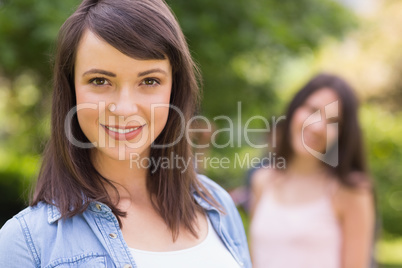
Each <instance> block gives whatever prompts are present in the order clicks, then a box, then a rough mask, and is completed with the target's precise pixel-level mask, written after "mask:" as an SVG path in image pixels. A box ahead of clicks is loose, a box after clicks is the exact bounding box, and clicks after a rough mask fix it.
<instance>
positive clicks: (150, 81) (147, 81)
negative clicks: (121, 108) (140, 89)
mask: <svg viewBox="0 0 402 268" xmlns="http://www.w3.org/2000/svg"><path fill="white" fill-rule="evenodd" d="M142 84H144V85H146V86H155V85H157V84H159V82H158V81H157V80H156V79H153V78H146V79H144V81H143V82H142Z"/></svg>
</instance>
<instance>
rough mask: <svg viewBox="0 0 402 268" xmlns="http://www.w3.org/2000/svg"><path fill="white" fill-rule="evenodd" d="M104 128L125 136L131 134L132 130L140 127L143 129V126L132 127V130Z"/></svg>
mask: <svg viewBox="0 0 402 268" xmlns="http://www.w3.org/2000/svg"><path fill="white" fill-rule="evenodd" d="M104 127H105V128H107V129H109V130H110V131H113V132H116V133H120V134H127V133H130V132H132V131H134V130H137V129H139V128H140V127H143V126H138V127H132V128H116V127H111V126H104Z"/></svg>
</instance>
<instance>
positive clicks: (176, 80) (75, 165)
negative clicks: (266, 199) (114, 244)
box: [31, 0, 219, 239]
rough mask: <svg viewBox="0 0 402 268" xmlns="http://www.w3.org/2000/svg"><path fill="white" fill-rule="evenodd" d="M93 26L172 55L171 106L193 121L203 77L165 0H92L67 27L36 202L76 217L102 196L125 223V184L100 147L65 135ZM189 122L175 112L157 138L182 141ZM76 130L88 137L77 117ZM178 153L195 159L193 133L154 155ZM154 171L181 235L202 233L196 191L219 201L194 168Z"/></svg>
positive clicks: (128, 44)
mask: <svg viewBox="0 0 402 268" xmlns="http://www.w3.org/2000/svg"><path fill="white" fill-rule="evenodd" d="M85 30H90V31H91V32H93V33H94V34H96V35H97V36H99V37H100V38H101V39H103V40H104V41H106V42H107V43H109V44H110V45H112V46H113V47H115V48H116V49H118V50H119V51H121V52H122V53H124V54H126V55H128V56H130V57H133V58H136V59H165V58H166V57H167V58H168V59H169V61H170V64H171V65H172V70H173V72H172V76H173V77H172V78H173V83H172V93H171V98H170V104H171V105H174V106H175V107H177V108H178V109H179V110H180V111H181V112H182V113H183V115H184V118H185V123H186V122H187V121H189V119H190V118H191V116H193V115H194V113H195V112H196V107H198V102H199V86H198V83H199V81H200V79H199V78H200V77H199V72H198V69H197V68H196V66H195V64H194V62H193V60H192V58H191V55H190V52H189V49H188V46H187V43H186V41H185V37H184V36H183V33H182V31H181V29H180V26H179V24H178V23H177V21H176V19H175V17H174V15H173V14H172V12H171V10H170V9H169V7H168V6H167V5H166V3H165V2H164V1H163V0H132V1H130V0H99V1H97V0H84V1H83V2H82V3H81V5H80V6H79V7H78V9H77V10H76V11H75V12H74V13H73V14H72V15H71V16H70V17H69V18H68V19H67V20H66V22H65V23H64V24H63V26H62V27H61V29H60V32H59V37H58V45H57V52H56V59H55V66H54V77H53V80H54V81H53V83H54V84H53V103H52V118H51V137H50V140H49V142H48V145H47V148H46V150H45V152H44V158H43V164H42V167H41V170H40V174H39V178H38V181H37V185H36V189H35V192H34V196H33V200H32V202H31V205H32V206H33V205H36V204H38V202H41V201H43V202H46V203H49V204H53V205H55V206H57V207H58V209H59V210H60V212H61V215H62V217H72V216H74V215H76V214H78V213H82V212H83V211H84V210H85V209H86V208H87V207H88V205H89V203H90V202H93V201H99V202H102V203H104V204H106V205H107V206H109V207H110V208H111V209H112V212H113V213H114V214H115V215H116V216H117V219H118V220H119V223H120V225H121V221H120V217H122V216H125V213H124V212H123V211H120V210H119V209H117V207H116V204H115V203H114V202H112V200H111V198H110V196H109V195H108V192H107V191H106V188H105V185H106V184H108V185H110V186H112V187H113V189H114V190H115V191H116V192H117V189H116V187H115V186H114V183H113V182H112V181H111V180H108V179H107V178H104V177H102V176H101V175H100V174H99V173H98V172H97V170H96V169H95V168H94V166H93V165H92V163H91V161H90V155H91V150H96V149H85V148H79V147H77V146H74V145H73V144H71V143H70V142H69V141H68V139H67V137H66V134H65V131H66V129H65V126H64V121H65V118H66V116H67V114H68V112H69V111H70V110H71V109H73V108H74V107H75V106H76V99H75V86H74V63H75V57H76V52H77V47H78V43H79V41H80V38H81V36H82V35H83V32H84V31H85ZM181 124H182V121H181V118H180V116H179V114H178V113H177V112H170V113H169V117H168V120H167V124H166V126H165V128H164V130H163V131H162V133H161V134H160V135H159V136H158V137H157V138H156V140H155V141H154V144H159V145H160V144H171V143H173V142H174V141H176V140H177V139H178V137H179V135H180V131H178V129H180V127H179V126H181ZM71 135H73V136H74V138H75V139H77V140H79V141H81V142H88V139H87V138H86V137H85V135H84V133H83V132H82V130H81V128H80V126H79V123H78V120H77V117H76V116H75V117H74V118H73V119H72V122H71ZM172 153H175V154H176V155H177V156H179V157H182V158H183V159H189V158H190V157H191V148H190V146H189V144H188V143H187V141H186V139H180V140H179V141H178V142H177V143H176V144H175V145H174V146H170V147H167V148H159V147H156V146H151V155H150V156H151V157H170V156H171V154H172ZM153 169H154V167H151V168H150V169H149V171H148V175H147V189H148V192H149V194H150V195H151V196H153V197H154V198H155V200H156V201H155V203H153V205H154V207H155V209H156V210H157V211H158V212H159V214H160V216H161V217H162V218H163V219H164V220H165V222H166V224H167V225H168V227H169V228H170V229H171V231H172V235H173V238H174V239H175V238H176V237H177V235H178V232H179V226H180V225H181V224H183V225H184V226H185V227H186V228H187V229H188V230H190V231H191V233H193V234H194V235H195V236H197V234H196V231H195V228H194V223H195V217H196V211H197V210H200V209H201V208H200V207H199V206H198V205H197V204H196V202H195V201H194V198H193V195H192V191H196V192H197V194H198V195H199V196H201V197H202V198H204V199H205V200H206V201H207V202H209V203H210V204H212V205H214V206H215V207H219V204H218V203H217V202H216V201H215V200H214V199H213V198H212V196H211V195H210V194H209V193H208V192H207V191H206V190H205V188H204V187H203V186H202V184H201V183H200V182H199V181H198V179H197V178H196V173H195V171H194V168H193V166H192V165H190V166H189V167H188V168H187V169H185V168H184V167H175V168H169V169H157V170H156V172H153V173H151V170H153ZM152 200H153V199H152Z"/></svg>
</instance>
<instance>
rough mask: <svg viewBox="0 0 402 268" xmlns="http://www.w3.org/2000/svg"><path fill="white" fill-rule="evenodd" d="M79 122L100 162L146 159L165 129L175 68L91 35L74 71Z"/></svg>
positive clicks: (79, 52) (82, 43)
mask: <svg viewBox="0 0 402 268" xmlns="http://www.w3.org/2000/svg"><path fill="white" fill-rule="evenodd" d="M74 77H75V78H74V83H75V93H76V100H77V116H78V122H79V124H80V127H81V129H82V131H83V132H84V134H85V136H86V137H87V138H88V140H89V141H90V142H92V143H93V144H94V145H95V146H96V156H97V157H109V158H112V159H118V160H129V159H130V157H133V156H134V155H135V157H147V156H149V152H150V151H149V149H150V145H151V143H152V142H153V141H154V140H155V139H156V138H157V137H158V135H159V134H160V133H161V132H162V130H163V128H164V127H165V124H166V121H167V118H168V113H169V107H168V105H169V101H170V93H171V89H172V68H171V65H170V62H169V60H168V59H164V60H137V59H134V58H131V57H129V56H127V55H125V54H123V53H121V52H120V51H119V50H117V49H116V48H114V47H112V46H111V45H109V44H108V43H106V42H105V41H103V40H101V39H100V38H98V37H97V36H96V35H95V34H93V33H92V32H90V31H88V30H87V31H86V32H85V33H84V34H83V36H82V39H81V41H80V43H79V46H78V49H77V55H76V62H75V70H74Z"/></svg>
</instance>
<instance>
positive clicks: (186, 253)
mask: <svg viewBox="0 0 402 268" xmlns="http://www.w3.org/2000/svg"><path fill="white" fill-rule="evenodd" d="M207 219H208V218H207ZM130 252H131V254H133V257H134V260H135V263H136V264H137V267H138V268H156V267H164V268H170V267H172V268H173V267H174V268H180V267H183V268H188V267H191V268H205V267H208V268H214V267H216V268H239V267H240V266H239V264H238V263H237V262H236V260H235V259H234V258H233V256H232V255H231V254H230V252H229V250H228V249H227V248H226V247H225V245H224V244H223V242H222V241H221V239H220V238H219V236H218V234H217V233H216V232H215V230H214V228H213V227H212V224H211V222H210V221H209V219H208V234H207V237H206V238H205V239H204V240H203V241H202V242H201V243H199V244H198V245H196V246H194V247H191V248H187V249H183V250H177V251H166V252H154V251H145V250H139V249H134V248H130Z"/></svg>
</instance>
